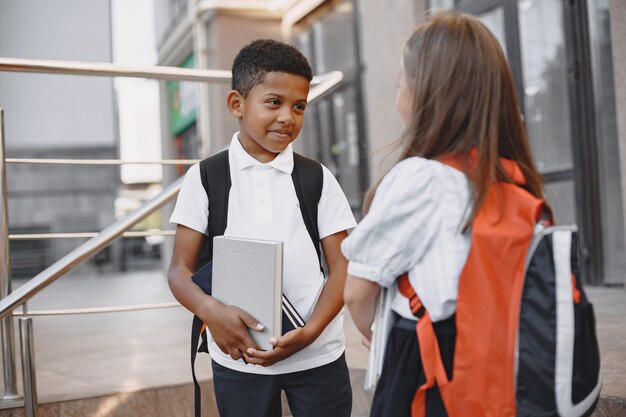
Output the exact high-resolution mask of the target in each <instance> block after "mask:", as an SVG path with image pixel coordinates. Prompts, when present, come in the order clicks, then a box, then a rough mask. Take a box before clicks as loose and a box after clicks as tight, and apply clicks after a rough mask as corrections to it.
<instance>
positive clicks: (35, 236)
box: [9, 230, 175, 240]
mask: <svg viewBox="0 0 626 417" xmlns="http://www.w3.org/2000/svg"><path fill="white" fill-rule="evenodd" d="M98 233H99V232H77V233H20V234H13V235H9V240H39V239H86V238H90V237H96V236H98ZM174 233H175V231H174V230H135V231H130V232H124V233H122V234H121V236H122V237H147V236H174Z"/></svg>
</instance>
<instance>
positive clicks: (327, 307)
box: [248, 230, 348, 366]
mask: <svg viewBox="0 0 626 417" xmlns="http://www.w3.org/2000/svg"><path fill="white" fill-rule="evenodd" d="M346 236H348V233H347V232H346V231H345V230H344V231H341V232H338V233H335V234H332V235H330V236H327V237H325V238H324V239H322V241H321V242H322V249H323V251H324V256H325V258H326V263H327V264H328V270H329V274H328V279H327V281H326V284H325V285H324V288H323V290H322V293H321V295H320V298H319V300H318V302H317V304H316V305H315V309H314V310H313V313H312V314H311V317H310V318H309V320H308V321H307V323H306V325H305V326H304V327H302V328H299V329H295V330H292V331H290V332H288V333H286V334H284V335H283V336H282V337H278V338H276V339H275V342H274V339H272V342H274V343H273V344H274V349H273V350H271V351H259V350H255V349H248V354H249V355H250V359H249V362H250V363H253V364H257V365H262V366H269V365H272V364H274V363H276V362H278V361H281V360H283V359H286V358H288V357H289V356H291V355H293V354H294V353H296V352H299V351H300V350H302V349H304V348H305V347H307V346H308V345H310V344H311V343H313V342H314V341H315V339H317V338H318V336H319V335H320V334H321V333H322V331H323V330H324V329H325V328H326V326H328V324H329V323H330V322H331V321H332V320H333V319H334V318H335V316H336V315H337V314H338V313H339V312H340V311H341V309H342V307H343V287H344V284H345V281H346V270H347V267H348V261H347V260H346V258H344V256H343V254H342V253H341V249H340V247H341V242H342V241H343V240H344V239H345V238H346Z"/></svg>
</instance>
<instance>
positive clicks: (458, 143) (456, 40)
mask: <svg viewBox="0 0 626 417" xmlns="http://www.w3.org/2000/svg"><path fill="white" fill-rule="evenodd" d="M402 57H403V63H402V65H403V69H404V74H405V77H406V81H407V84H408V86H409V88H411V89H412V92H411V94H412V96H413V100H412V111H411V115H410V120H409V121H408V122H407V126H406V129H405V131H404V133H403V134H402V136H401V137H400V138H399V141H398V143H399V144H400V146H401V153H400V157H399V160H398V162H399V161H401V160H403V159H406V158H410V157H413V156H420V157H423V158H428V159H437V158H441V157H443V156H447V157H448V156H452V157H456V158H459V159H461V160H462V161H465V164H464V167H463V168H464V172H465V174H466V175H467V176H468V178H469V179H470V181H471V183H472V185H473V190H472V206H471V215H470V217H469V220H468V223H467V225H469V223H470V222H471V221H472V220H473V219H474V217H475V216H476V214H477V211H478V209H479V208H480V207H481V206H482V204H483V202H484V201H485V198H486V197H487V194H488V192H489V189H490V187H491V185H492V184H493V182H494V181H496V180H499V181H508V182H510V181H511V179H510V178H509V177H508V176H507V174H506V173H505V171H504V170H503V168H502V166H501V164H500V162H499V157H504V158H507V159H511V160H513V161H515V162H516V163H517V164H518V165H519V167H520V169H521V170H522V173H523V174H524V177H525V179H526V185H525V188H526V189H527V190H528V191H529V192H530V193H531V194H533V195H534V196H536V197H542V187H543V184H542V180H541V176H540V175H539V173H538V172H537V169H536V168H535V165H534V163H533V160H532V157H531V154H530V148H529V145H528V141H527V138H526V131H525V129H524V125H523V123H522V118H521V114H520V109H519V104H518V99H517V94H516V92H515V84H514V82H513V75H512V73H511V69H510V68H509V66H508V64H507V62H506V58H505V56H504V53H503V52H502V48H501V47H500V44H499V43H498V41H497V39H496V38H495V37H494V36H493V34H492V33H491V32H490V31H489V29H487V27H485V26H484V25H483V24H482V23H481V22H480V21H479V20H478V19H476V18H475V17H473V16H471V15H468V14H465V13H460V12H444V13H438V14H435V15H434V16H432V17H430V18H429V19H428V21H426V22H425V23H423V24H421V25H420V26H418V27H417V28H416V29H415V31H414V32H413V33H412V34H411V36H410V37H409V39H408V41H407V42H406V45H405V47H404V50H403V56H402ZM473 148H475V149H476V150H477V160H476V164H472V165H471V166H470V164H469V158H468V156H469V153H470V151H471V150H472V149H473ZM379 183H380V180H379V181H378V182H377V183H375V184H374V185H372V187H371V188H370V189H369V191H368V193H367V195H366V197H365V202H364V205H363V209H364V211H365V212H367V210H368V209H369V207H370V205H371V202H372V199H373V197H374V193H375V192H376V188H377V187H378V184H379Z"/></svg>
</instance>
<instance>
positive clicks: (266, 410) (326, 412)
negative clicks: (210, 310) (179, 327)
mask: <svg viewBox="0 0 626 417" xmlns="http://www.w3.org/2000/svg"><path fill="white" fill-rule="evenodd" d="M211 363H212V365H213V384H214V386H215V399H216V402H217V408H218V410H219V413H220V416H221V417H280V415H281V403H280V395H281V390H282V391H285V395H286V397H287V402H288V403H289V409H290V410H291V413H292V415H293V416H294V417H350V412H351V410H352V389H351V387H350V375H349V373H348V366H347V365H346V358H345V354H343V355H341V357H340V358H339V359H337V360H336V361H334V362H331V363H329V364H328V365H323V366H320V367H317V368H313V369H307V370H305V371H300V372H292V373H288V374H281V375H258V374H249V373H244V372H238V371H234V370H232V369H229V368H225V367H223V366H221V365H220V364H218V363H216V362H215V361H211Z"/></svg>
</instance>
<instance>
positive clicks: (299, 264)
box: [170, 132, 356, 374]
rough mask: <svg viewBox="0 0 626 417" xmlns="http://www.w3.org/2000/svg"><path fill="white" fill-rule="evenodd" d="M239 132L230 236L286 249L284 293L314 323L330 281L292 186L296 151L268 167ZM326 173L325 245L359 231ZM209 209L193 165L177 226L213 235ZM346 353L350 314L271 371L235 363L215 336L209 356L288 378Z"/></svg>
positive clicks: (321, 213)
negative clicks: (277, 243)
mask: <svg viewBox="0 0 626 417" xmlns="http://www.w3.org/2000/svg"><path fill="white" fill-rule="evenodd" d="M238 133H239V132H237V133H235V134H234V135H233V139H232V141H231V144H230V148H229V151H228V160H229V163H230V178H231V182H232V186H231V189H230V194H229V198H228V221H227V227H226V232H225V233H224V234H225V235H226V236H233V237H242V238H250V239H266V240H278V241H282V242H284V243H283V250H284V265H283V268H284V269H283V292H284V294H285V295H286V296H287V298H289V301H291V303H292V304H293V305H294V307H295V308H296V309H297V310H298V312H299V313H300V315H301V316H302V317H303V318H304V319H305V320H308V319H309V317H310V315H311V313H312V312H313V309H314V307H315V304H316V302H317V299H318V297H319V294H320V293H321V290H322V287H323V284H324V276H323V274H322V273H321V272H320V265H319V261H318V258H317V253H316V251H315V247H314V246H313V243H312V242H311V237H310V236H309V233H308V232H307V230H306V226H305V224H304V220H303V219H302V214H301V212H300V207H299V202H298V197H297V196H296V191H295V188H294V185H293V181H292V179H291V172H292V170H293V149H292V147H291V145H289V147H287V149H285V150H284V151H283V152H281V153H280V154H278V156H276V158H275V159H274V160H273V161H271V162H268V163H261V162H259V161H257V160H256V159H254V158H253V157H252V156H250V155H249V154H248V153H247V152H246V151H245V150H244V149H243V147H242V146H241V143H240V142H239V137H238ZM322 170H323V173H324V176H323V178H324V186H323V188H322V195H321V197H320V201H319V205H318V215H317V223H318V228H319V235H320V239H323V238H325V237H326V236H330V235H332V234H334V233H337V232H340V231H343V230H348V229H351V228H353V227H355V226H356V222H355V220H354V216H353V215H352V211H351V210H350V206H349V204H348V201H347V199H346V197H345V195H344V193H343V191H342V190H341V187H340V186H339V183H338V182H337V180H336V179H335V177H334V176H333V175H332V174H331V172H330V171H329V170H328V169H327V168H326V167H324V166H322ZM209 205H210V202H209V201H208V198H207V195H206V192H205V191H204V188H203V187H202V181H201V179H200V167H199V165H198V164H196V165H193V166H192V167H191V168H190V169H189V171H187V174H186V175H185V179H184V180H183V184H182V188H181V190H180V193H179V194H178V199H177V201H176V207H175V209H174V213H173V214H172V217H171V218H170V222H171V223H173V224H181V225H184V226H187V227H189V228H191V229H194V230H196V231H198V232H200V233H204V234H206V232H207V225H208V215H209V211H208V208H209ZM344 349H345V344H344V335H343V311H342V312H341V313H339V314H338V315H337V317H335V318H334V319H333V321H332V322H331V323H330V324H329V325H328V326H327V327H326V329H325V330H324V331H323V332H322V334H321V335H320V336H319V337H318V338H317V340H315V342H313V343H312V344H311V345H309V346H308V347H306V348H305V349H303V350H301V351H300V352H298V353H296V354H294V355H292V356H291V357H289V358H287V359H285V360H283V361H280V362H278V363H276V364H274V365H272V366H269V367H262V366H258V365H246V364H245V363H243V361H241V360H237V361H235V360H233V359H232V358H231V357H230V356H229V355H227V354H225V353H223V352H222V351H221V350H220V349H219V348H218V347H217V345H216V344H215V342H213V340H212V339H211V338H210V335H209V353H210V354H211V358H212V359H213V360H214V361H215V362H217V363H219V364H220V365H222V366H225V367H227V368H230V369H234V370H237V371H241V372H248V373H255V374H283V373H288V372H297V371H302V370H305V369H311V368H315V367H318V366H322V365H326V364H328V363H331V362H333V361H334V360H336V359H338V358H339V357H340V356H341V354H342V353H343V351H344Z"/></svg>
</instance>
